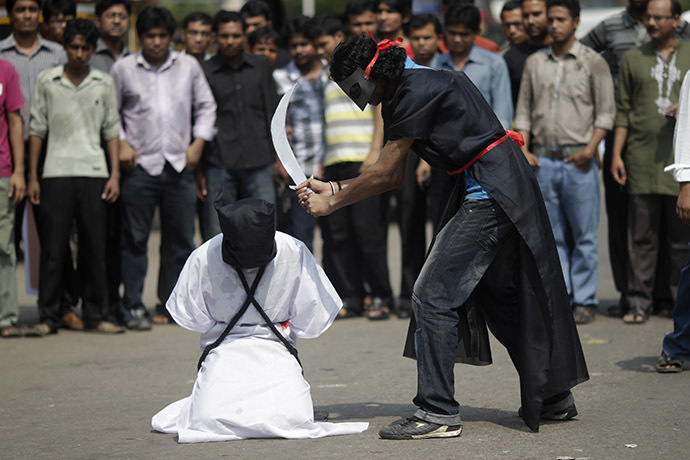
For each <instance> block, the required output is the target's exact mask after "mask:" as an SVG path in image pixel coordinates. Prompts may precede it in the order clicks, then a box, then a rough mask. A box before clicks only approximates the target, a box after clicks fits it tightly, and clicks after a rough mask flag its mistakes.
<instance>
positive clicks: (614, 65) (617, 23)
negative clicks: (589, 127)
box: [581, 0, 690, 316]
mask: <svg viewBox="0 0 690 460" xmlns="http://www.w3.org/2000/svg"><path fill="white" fill-rule="evenodd" d="M647 3H648V0H629V3H628V7H627V8H626V9H625V10H623V11H621V12H620V13H617V14H615V15H613V16H611V17H609V18H607V19H605V20H603V21H602V22H601V23H600V24H599V25H598V26H596V27H595V28H594V29H592V30H591V31H590V32H589V34H587V36H585V37H584V38H583V39H582V40H581V41H582V44H584V45H586V46H589V47H590V48H592V49H593V50H594V51H597V52H599V53H601V55H602V56H603V57H604V59H606V62H608V64H609V68H610V69H611V76H612V77H613V81H614V85H615V84H617V82H618V70H619V66H620V62H621V59H622V57H623V54H624V53H625V52H626V51H628V50H629V49H631V48H635V47H639V46H642V45H644V44H645V43H649V41H650V40H651V39H650V37H649V34H647V28H646V27H645V24H644V21H643V16H644V15H645V13H646V10H647ZM676 35H678V37H680V38H681V39H682V40H686V41H687V40H690V24H688V23H687V22H685V21H683V20H680V22H679V23H678V27H677V28H676ZM612 155H613V132H611V133H610V134H609V136H608V137H607V138H606V152H605V154H604V164H603V168H602V172H603V177H604V192H605V193H604V195H605V202H606V213H607V216H608V219H607V222H608V243H609V244H608V246H609V259H610V261H611V271H612V272H613V280H614V283H615V285H616V290H617V291H618V292H620V293H621V297H620V301H619V303H618V305H615V306H613V307H610V308H609V314H610V315H613V316H622V315H623V314H625V313H626V312H627V310H628V309H629V303H628V299H627V296H626V290H627V286H628V247H627V231H628V230H627V228H628V223H627V222H628V217H627V216H628V204H627V199H628V195H627V193H626V191H625V189H623V188H622V187H621V186H620V185H619V184H618V183H617V182H616V181H615V180H614V179H613V176H612V175H611V158H612ZM656 291H657V290H655V296H654V297H655V303H657V304H660V303H663V302H662V300H661V299H660V298H659V297H663V296H667V294H664V295H663V296H660V295H659V294H660V293H658V292H656ZM662 291H663V290H662ZM666 300H667V301H668V300H670V299H666Z"/></svg>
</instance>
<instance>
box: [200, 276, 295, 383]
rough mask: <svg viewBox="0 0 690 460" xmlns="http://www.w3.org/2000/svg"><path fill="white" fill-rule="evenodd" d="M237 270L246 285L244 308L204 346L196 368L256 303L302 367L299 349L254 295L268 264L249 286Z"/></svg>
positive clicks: (267, 322) (272, 328) (257, 308)
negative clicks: (277, 327)
mask: <svg viewBox="0 0 690 460" xmlns="http://www.w3.org/2000/svg"><path fill="white" fill-rule="evenodd" d="M235 270H236V271H237V274H238V275H239V276H240V281H242V286H244V290H245V292H246V293H247V298H246V299H245V301H244V303H243V304H242V308H240V310H239V311H238V312H237V313H236V314H235V316H233V317H232V319H231V320H230V322H229V323H228V325H227V326H226V328H225V330H223V333H222V334H221V335H220V336H219V337H218V338H217V339H216V340H215V342H213V343H212V344H210V345H208V346H207V347H206V348H204V352H203V353H202V354H201V358H199V363H198V364H197V366H196V370H197V371H198V370H199V369H201V364H202V363H203V362H204V359H206V356H208V354H209V353H210V352H211V350H213V349H214V348H216V347H218V346H219V345H220V344H221V343H223V340H225V338H226V337H227V336H228V334H229V333H230V331H231V330H232V328H233V327H235V324H237V322H238V321H239V320H240V318H241V317H242V315H244V313H245V312H246V311H247V308H249V305H250V304H253V305H254V307H255V308H256V311H258V312H259V314H260V315H261V317H262V318H263V319H264V321H266V324H267V325H268V327H269V328H271V331H273V333H274V334H275V336H276V337H277V338H278V340H280V341H281V342H282V343H283V345H285V348H287V349H288V351H289V352H290V354H291V355H292V356H294V357H295V359H296V360H297V363H298V364H299V365H300V367H302V362H301V361H300V360H299V356H298V353H297V349H296V348H295V347H293V346H292V344H291V343H290V342H288V340H287V339H286V338H285V337H283V335H282V334H281V333H280V332H278V329H276V327H275V325H274V324H273V322H272V321H271V319H270V318H269V317H268V315H267V314H266V312H265V311H264V309H263V308H261V305H259V302H258V301H257V300H256V298H255V297H254V294H255V293H256V289H257V287H258V286H259V282H260V281H261V278H262V277H263V275H264V271H266V265H262V266H261V268H259V272H258V273H257V274H256V277H255V278H254V281H253V282H252V285H251V287H250V286H249V283H247V278H246V277H245V276H244V273H243V272H242V270H241V269H239V268H236V267H235Z"/></svg>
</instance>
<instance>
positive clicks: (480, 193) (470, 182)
mask: <svg viewBox="0 0 690 460" xmlns="http://www.w3.org/2000/svg"><path fill="white" fill-rule="evenodd" d="M405 68H406V69H431V68H430V67H425V66H422V65H418V64H416V63H415V62H414V61H413V60H412V59H410V58H409V56H408V57H407V59H405ZM431 70H436V69H431ZM465 190H466V193H465V201H467V200H477V201H479V200H489V199H491V195H489V193H488V192H487V191H486V190H484V188H483V187H482V186H481V185H479V182H477V180H476V179H475V178H474V177H473V176H472V174H470V173H469V171H465Z"/></svg>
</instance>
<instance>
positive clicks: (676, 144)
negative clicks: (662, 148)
mask: <svg viewBox="0 0 690 460" xmlns="http://www.w3.org/2000/svg"><path fill="white" fill-rule="evenodd" d="M677 114H678V115H677V119H676V128H675V131H674V133H673V150H674V162H673V164H672V165H670V166H667V167H666V168H664V171H666V172H670V173H672V174H673V178H674V179H675V180H676V182H690V72H688V73H687V74H685V78H684V79H683V85H682V86H681V88H680V96H679V97H678V111H677Z"/></svg>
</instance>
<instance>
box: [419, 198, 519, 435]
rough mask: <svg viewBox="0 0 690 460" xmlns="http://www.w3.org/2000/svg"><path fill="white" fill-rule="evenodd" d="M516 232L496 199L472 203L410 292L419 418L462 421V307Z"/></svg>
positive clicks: (446, 230) (443, 236)
mask: <svg viewBox="0 0 690 460" xmlns="http://www.w3.org/2000/svg"><path fill="white" fill-rule="evenodd" d="M513 233H515V227H514V226H513V224H512V223H511V222H510V220H509V219H508V217H507V216H506V214H505V213H504V212H503V210H502V209H501V208H500V207H498V205H497V204H496V202H495V201H494V200H482V201H472V200H470V201H466V202H465V203H463V205H462V207H461V208H460V210H459V211H458V212H457V213H456V214H455V216H453V217H452V218H451V220H450V221H449V222H448V223H447V224H446V225H445V226H444V227H443V229H442V230H441V231H440V232H439V234H438V235H437V237H436V242H435V243H434V246H433V248H432V250H431V252H430V254H429V256H428V257H427V260H426V262H425V263H424V266H423V267H422V271H421V273H420V274H419V278H418V279H417V282H416V283H415V285H414V290H413V294H412V305H413V308H414V313H415V317H416V319H417V330H416V331H415V347H416V349H415V351H416V354H417V396H415V398H414V404H415V405H416V406H417V407H419V410H418V411H417V413H416V414H415V415H416V416H417V417H419V418H421V419H423V420H426V421H428V422H432V423H441V424H451V425H453V424H457V423H460V421H461V420H460V415H459V404H458V402H457V401H456V400H455V382H454V374H453V369H454V366H455V356H456V351H457V347H458V340H459V336H458V321H459V312H458V308H459V307H460V306H462V305H463V304H464V303H465V302H467V300H468V299H469V298H470V295H471V294H472V292H473V291H474V290H475V288H477V286H478V285H479V284H480V281H481V282H483V280H482V278H483V277H484V274H485V272H486V271H487V270H488V269H489V267H490V266H491V264H492V262H493V261H494V258H495V256H496V254H497V253H498V250H499V248H500V247H501V244H502V242H504V241H507V238H508V237H509V236H510V235H512V234H513ZM504 300H505V305H507V304H514V303H515V299H514V298H509V299H508V298H506V299H504ZM505 316H506V317H512V315H510V314H506V315H505Z"/></svg>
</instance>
